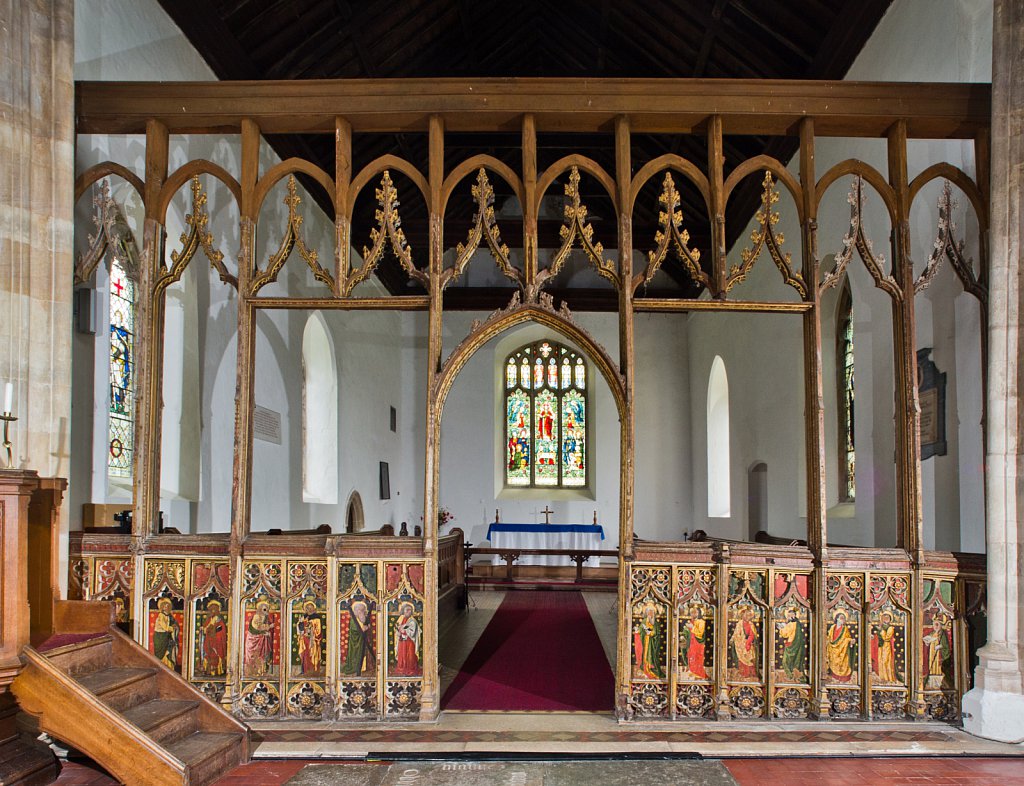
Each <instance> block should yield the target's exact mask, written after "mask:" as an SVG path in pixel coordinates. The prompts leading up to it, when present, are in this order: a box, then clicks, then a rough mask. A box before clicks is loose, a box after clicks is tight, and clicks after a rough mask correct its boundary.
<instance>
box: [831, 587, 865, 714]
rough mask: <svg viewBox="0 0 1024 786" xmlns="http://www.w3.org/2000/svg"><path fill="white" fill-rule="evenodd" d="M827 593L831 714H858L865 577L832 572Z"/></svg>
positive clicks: (860, 707)
mask: <svg viewBox="0 0 1024 786" xmlns="http://www.w3.org/2000/svg"><path fill="white" fill-rule="evenodd" d="M825 596H826V603H827V611H826V628H825V684H826V686H827V692H828V700H829V716H830V717H832V718H857V717H860V715H861V713H862V712H863V700H862V698H863V694H862V691H861V671H860V657H861V620H862V610H863V607H864V577H863V576H862V575H858V574H849V573H834V574H829V575H828V576H827V578H826V581H825Z"/></svg>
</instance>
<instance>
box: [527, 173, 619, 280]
mask: <svg viewBox="0 0 1024 786" xmlns="http://www.w3.org/2000/svg"><path fill="white" fill-rule="evenodd" d="M565 196H566V202H565V221H564V223H563V224H562V226H561V227H560V228H559V230H558V235H559V237H560V238H561V239H562V245H561V246H560V247H559V248H558V250H557V251H556V252H555V255H554V257H553V258H552V259H551V264H550V265H549V266H548V267H547V268H545V269H544V270H542V271H540V273H538V274H537V283H538V285H540V284H543V282H544V281H547V280H548V279H550V278H553V277H555V276H557V275H558V272H559V271H560V270H561V269H562V266H563V265H564V264H565V261H566V260H567V259H568V258H569V252H570V251H572V248H573V246H574V245H575V244H576V242H577V241H578V242H579V244H580V248H582V249H583V251H584V252H585V253H586V255H587V258H588V259H589V260H590V262H591V264H593V265H594V267H595V268H596V269H597V272H598V275H600V276H601V277H602V278H605V279H607V280H608V281H611V282H612V284H614V285H615V288H616V289H618V288H619V287H620V282H619V274H618V271H617V270H616V269H615V263H613V262H610V261H608V260H606V259H605V258H604V246H602V245H601V244H600V243H595V242H594V227H593V225H592V224H590V223H589V222H588V221H587V206H586V205H584V204H583V203H582V202H581V201H580V170H579V168H578V167H575V166H574V167H573V168H572V169H571V170H570V171H569V182H568V183H567V184H566V186H565Z"/></svg>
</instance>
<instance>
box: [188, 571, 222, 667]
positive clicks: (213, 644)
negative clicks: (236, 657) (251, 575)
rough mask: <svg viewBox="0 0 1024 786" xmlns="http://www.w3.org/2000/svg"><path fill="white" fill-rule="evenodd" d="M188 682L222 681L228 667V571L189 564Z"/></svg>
mask: <svg viewBox="0 0 1024 786" xmlns="http://www.w3.org/2000/svg"><path fill="white" fill-rule="evenodd" d="M191 572H192V590H191V594H192V636H193V638H192V641H193V645H192V680H193V681H194V682H205V681H207V680H216V681H220V680H223V679H224V678H225V677H226V675H227V667H228V632H229V630H230V625H229V619H230V616H229V612H228V601H229V599H230V596H231V583H230V568H229V566H228V563H226V562H200V561H193V562H192V570H191Z"/></svg>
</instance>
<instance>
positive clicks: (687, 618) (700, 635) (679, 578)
mask: <svg viewBox="0 0 1024 786" xmlns="http://www.w3.org/2000/svg"><path fill="white" fill-rule="evenodd" d="M715 598H716V588H715V571H714V569H712V568H689V567H681V568H677V569H676V595H675V625H676V632H677V639H676V640H677V642H678V647H679V650H678V653H677V658H676V662H677V664H678V666H677V672H676V697H675V705H674V706H675V713H676V715H677V716H681V717H685V718H711V717H714V715H715V691H714V684H713V683H714V679H715V665H716V660H715V641H716V635H715V629H716V603H715Z"/></svg>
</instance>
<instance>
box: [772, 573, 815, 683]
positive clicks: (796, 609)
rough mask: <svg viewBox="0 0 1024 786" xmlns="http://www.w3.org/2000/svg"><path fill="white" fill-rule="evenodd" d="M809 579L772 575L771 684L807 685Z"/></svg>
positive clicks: (785, 574) (808, 663)
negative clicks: (772, 637)
mask: <svg viewBox="0 0 1024 786" xmlns="http://www.w3.org/2000/svg"><path fill="white" fill-rule="evenodd" d="M809 582H810V576H808V575H807V574H803V573H783V572H779V573H776V574H775V580H774V598H773V604H772V617H773V620H774V623H775V675H774V676H775V682H776V683H777V684H783V683H785V684H790V685H809V684H810V646H809V643H810V621H811V612H810V599H809V595H808V589H809Z"/></svg>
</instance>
